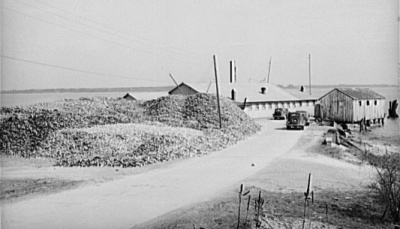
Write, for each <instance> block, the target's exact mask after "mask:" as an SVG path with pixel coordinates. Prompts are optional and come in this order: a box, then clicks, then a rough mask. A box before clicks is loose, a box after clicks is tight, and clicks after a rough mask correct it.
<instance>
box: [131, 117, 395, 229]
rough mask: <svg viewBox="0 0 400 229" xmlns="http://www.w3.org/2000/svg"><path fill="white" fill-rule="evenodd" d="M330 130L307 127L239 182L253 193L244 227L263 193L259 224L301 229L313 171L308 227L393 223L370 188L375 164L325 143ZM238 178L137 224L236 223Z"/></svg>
mask: <svg viewBox="0 0 400 229" xmlns="http://www.w3.org/2000/svg"><path fill="white" fill-rule="evenodd" d="M328 129H329V127H320V126H315V125H314V126H311V127H309V128H308V129H307V130H306V131H305V132H304V134H303V136H302V137H301V138H300V139H299V141H298V143H297V145H296V146H295V147H293V148H292V149H291V150H290V151H289V152H288V153H287V154H285V155H284V156H283V157H280V158H278V159H276V160H275V161H274V162H273V163H272V164H271V165H270V166H268V167H266V168H264V169H263V170H261V171H259V172H258V173H256V174H254V175H252V176H250V177H248V178H246V179H244V180H242V181H241V182H240V183H243V184H245V185H246V187H247V188H246V189H247V190H250V196H251V202H250V208H249V211H248V213H247V211H246V204H247V201H248V199H247V198H248V196H245V197H243V200H242V205H241V217H240V228H256V227H255V225H256V212H255V203H254V200H255V199H256V197H258V195H259V193H260V192H261V195H262V197H263V198H264V199H265V204H264V205H263V209H264V211H263V215H262V217H261V219H260V220H261V228H302V226H303V216H304V215H303V214H304V203H305V199H304V192H305V191H306V188H307V176H308V174H309V173H311V174H312V176H313V181H312V183H313V190H314V200H315V201H314V203H313V204H310V206H309V208H308V209H307V210H308V212H307V215H306V221H305V227H304V228H318V229H322V228H371V229H372V228H394V226H393V225H391V224H390V223H387V222H382V221H381V216H382V212H383V209H381V208H380V206H379V204H378V203H377V202H376V201H375V199H374V198H373V196H372V195H371V193H370V192H369V190H368V189H367V186H368V184H370V183H371V182H372V180H373V178H374V170H373V168H371V167H369V166H366V165H365V164H362V162H361V161H360V160H359V159H358V158H357V157H356V156H355V155H354V154H355V152H354V151H352V150H343V149H340V150H339V149H337V148H331V147H326V146H324V145H322V142H323V137H322V136H323V134H324V133H326V131H327V130H328ZM356 136H357V137H363V138H364V139H366V138H365V136H360V135H359V134H358V133H356ZM369 137H370V138H371V136H369ZM370 138H369V139H370ZM372 139H373V140H374V143H375V144H377V145H381V144H384V143H382V142H380V141H379V138H377V137H372ZM384 142H385V141H384ZM391 146H392V147H398V146H399V142H398V141H397V143H396V141H395V142H394V143H393V141H392V145H391ZM240 183H237V184H236V185H235V186H232V187H231V188H230V189H227V190H225V192H221V193H220V195H219V196H216V197H215V198H214V199H213V200H211V201H208V202H203V203H200V204H194V205H191V206H186V207H185V208H182V209H179V210H177V211H173V212H170V213H168V214H165V215H163V216H162V217H158V218H156V219H153V220H151V221H148V222H146V223H144V224H141V225H138V226H136V227H134V228H135V229H141V228H237V225H238V206H239V204H238V202H239V197H238V190H239V185H240ZM327 212H328V214H326V213H327ZM246 214H247V217H246Z"/></svg>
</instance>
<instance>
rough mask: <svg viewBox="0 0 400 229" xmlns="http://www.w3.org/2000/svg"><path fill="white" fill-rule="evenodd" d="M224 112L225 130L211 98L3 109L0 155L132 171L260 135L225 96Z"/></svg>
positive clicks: (71, 102)
mask: <svg viewBox="0 0 400 229" xmlns="http://www.w3.org/2000/svg"><path fill="white" fill-rule="evenodd" d="M221 110H222V126H223V128H222V129H219V118H218V113H217V101H216V97H215V96H214V95H208V94H196V95H192V96H167V97H161V98H159V99H156V100H151V101H147V102H141V101H126V100H121V99H109V98H89V99H87V98H82V99H78V100H64V101H60V102H56V103H46V104H38V105H33V106H28V107H14V108H2V109H1V111H0V113H1V115H2V117H4V118H2V119H0V153H1V154H2V155H16V156H21V157H26V158H30V157H50V158H55V159H56V160H57V165H61V166H124V167H132V166H143V165H145V164H150V163H156V162H159V161H166V160H170V159H172V158H180V157H191V156H196V155H201V154H207V153H209V152H212V151H216V150H220V149H223V148H225V147H227V146H228V145H232V144H235V143H236V142H237V141H239V140H242V139H244V138H246V137H247V136H250V135H252V134H254V133H256V132H258V131H259V130H260V126H259V125H258V124H256V123H255V122H254V121H253V120H252V119H251V118H250V117H248V116H247V114H245V113H244V112H243V111H242V110H240V109H239V108H238V107H237V106H236V105H235V104H234V103H233V102H232V101H230V100H229V99H221ZM138 123H140V124H143V125H145V126H146V127H143V126H140V125H138ZM122 124H123V125H122ZM133 124H135V125H133ZM155 127H156V128H155ZM177 127H179V128H181V129H176V128H177ZM171 128H172V129H173V131H170V129H171ZM174 128H175V129H174ZM144 130H146V131H144ZM190 131H192V132H190ZM182 133H190V134H188V135H187V136H186V135H185V134H182Z"/></svg>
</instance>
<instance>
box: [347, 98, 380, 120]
mask: <svg viewBox="0 0 400 229" xmlns="http://www.w3.org/2000/svg"><path fill="white" fill-rule="evenodd" d="M375 101H376V104H375ZM360 102H361V105H360ZM368 102H369V105H368ZM353 104H354V122H357V121H360V120H361V119H362V118H364V117H365V118H366V119H367V120H371V119H378V118H383V117H384V116H385V100H384V99H363V100H354V102H353Z"/></svg>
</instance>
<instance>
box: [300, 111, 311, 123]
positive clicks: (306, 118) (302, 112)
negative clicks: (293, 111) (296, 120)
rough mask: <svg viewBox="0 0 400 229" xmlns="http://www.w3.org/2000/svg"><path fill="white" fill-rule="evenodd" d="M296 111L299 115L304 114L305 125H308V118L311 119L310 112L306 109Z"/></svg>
mask: <svg viewBox="0 0 400 229" xmlns="http://www.w3.org/2000/svg"><path fill="white" fill-rule="evenodd" d="M297 112H299V113H300V114H301V115H303V116H304V119H305V121H306V126H309V125H310V119H311V115H310V113H308V112H307V111H297Z"/></svg>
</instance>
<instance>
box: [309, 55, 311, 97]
mask: <svg viewBox="0 0 400 229" xmlns="http://www.w3.org/2000/svg"><path fill="white" fill-rule="evenodd" d="M308 81H309V87H310V89H309V91H310V95H311V54H308Z"/></svg>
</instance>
